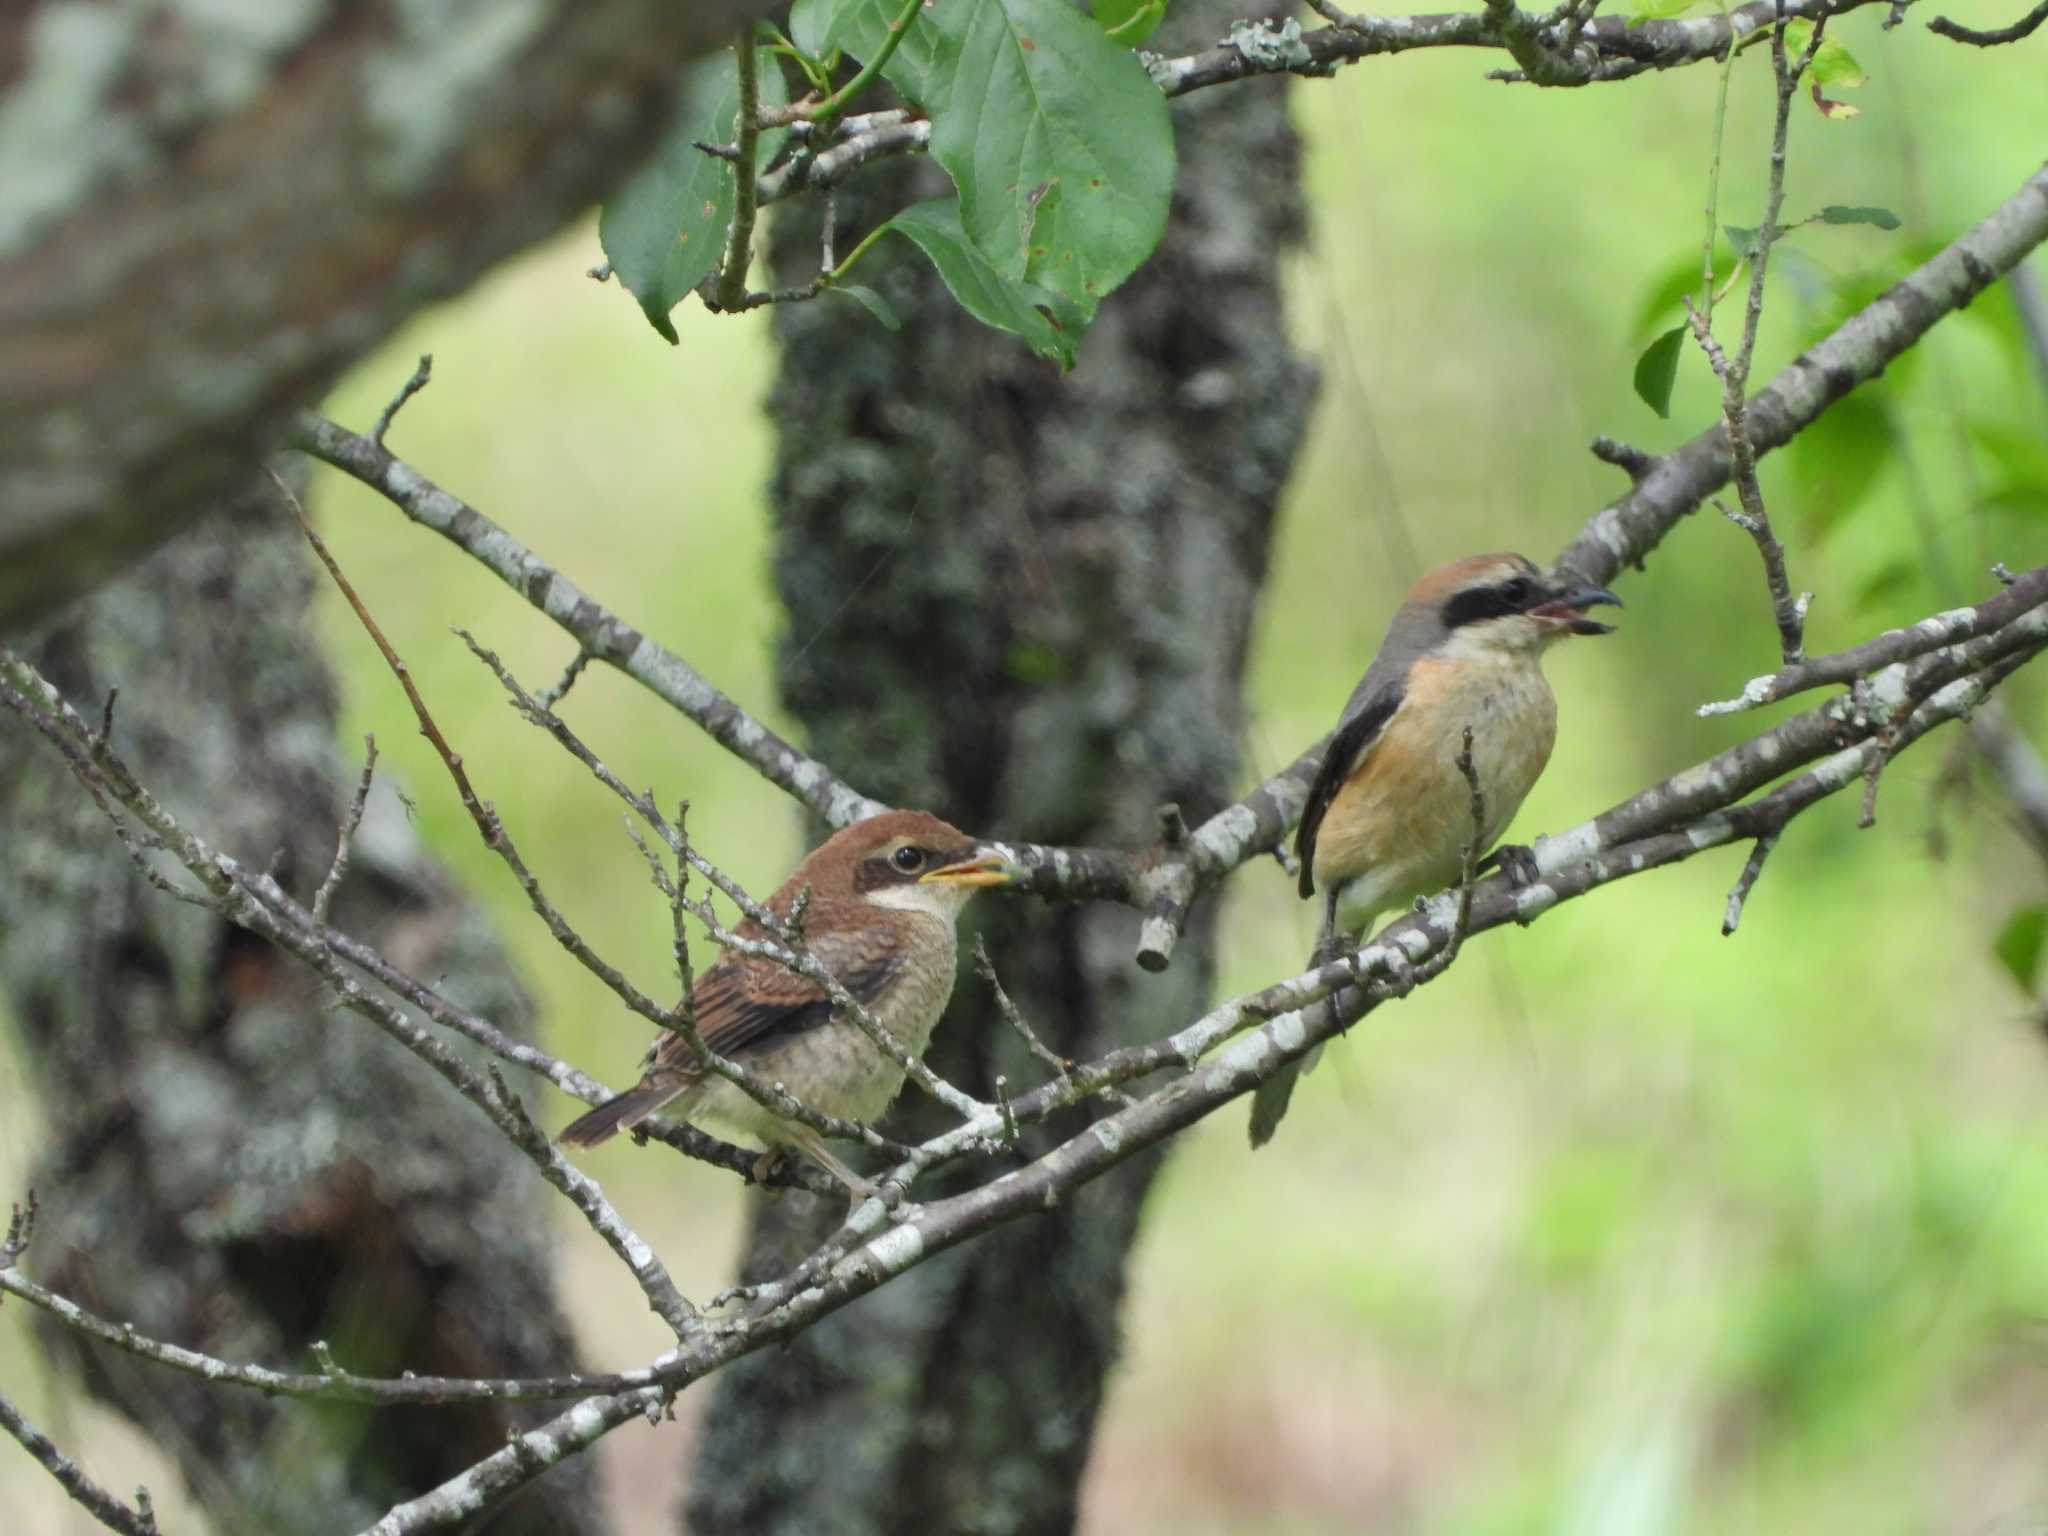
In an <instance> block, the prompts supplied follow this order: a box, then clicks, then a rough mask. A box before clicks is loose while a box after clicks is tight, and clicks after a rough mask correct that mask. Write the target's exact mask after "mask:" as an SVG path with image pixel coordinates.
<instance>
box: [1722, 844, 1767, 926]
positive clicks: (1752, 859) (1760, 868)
mask: <svg viewBox="0 0 2048 1536" xmlns="http://www.w3.org/2000/svg"><path fill="white" fill-rule="evenodd" d="M1778 836H1779V834H1777V833H1776V832H1767V833H1765V834H1764V835H1763V836H1762V837H1760V838H1758V839H1757V840H1756V843H1755V845H1754V846H1752V847H1751V848H1750V850H1749V859H1748V861H1747V862H1746V863H1744V865H1743V866H1742V875H1741V877H1740V878H1739V879H1737V880H1736V882H1735V889H1733V890H1732V891H1730V892H1729V893H1728V906H1727V909H1726V910H1725V911H1724V912H1723V913H1722V915H1721V937H1722V938H1724V939H1725V938H1727V937H1729V936H1730V935H1731V934H1733V933H1734V932H1735V930H1736V929H1737V928H1738V927H1740V926H1741V924H1742V907H1743V903H1744V902H1746V901H1748V900H1749V893H1750V891H1751V890H1753V889H1754V888H1755V886H1756V882H1757V876H1759V875H1761V874H1762V873H1763V872H1764V860H1765V859H1768V858H1769V857H1770V856H1771V850H1772V849H1773V848H1775V847H1777V846H1778Z"/></svg>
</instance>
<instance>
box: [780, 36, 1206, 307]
mask: <svg viewBox="0 0 2048 1536" xmlns="http://www.w3.org/2000/svg"><path fill="white" fill-rule="evenodd" d="M893 9H894V7H893V6H890V5H888V4H886V3H882V0H805V3H804V4H802V5H800V7H799V10H800V11H801V12H802V13H803V14H801V15H800V16H798V17H796V18H794V19H793V25H794V26H795V27H796V30H797V32H798V36H799V38H800V39H801V40H803V41H804V44H805V46H806V47H812V48H816V47H819V46H823V45H825V44H827V43H829V44H832V45H836V46H843V47H844V48H845V49H846V50H847V51H848V52H849V53H852V54H853V55H855V56H856V57H864V56H866V54H867V53H869V52H871V51H873V50H874V49H876V48H878V47H879V46H880V45H881V42H882V41H883V39H884V38H885V37H886V36H887V35H888V34H887V26H888V19H889V13H890V12H891V11H892V10H893ZM882 72H883V74H884V75H885V76H887V77H888V80H889V82H890V84H892V85H894V86H895V87H896V89H897V90H899V91H900V92H902V93H903V94H904V95H905V96H907V97H909V98H910V99H911V100H912V101H913V102H915V103H917V104H918V105H919V106H921V107H923V108H924V109H925V112H926V113H927V114H928V115H929V116H930V118H931V121H932V139H931V154H932V158H933V159H934V160H937V161H938V162H939V164H940V165H942V166H944V167H945V168H946V173H947V174H948V175H950V176H951V177H952V178H953V184H954V185H955V186H956V187H958V188H959V189H960V221H961V226H962V228H963V229H965V231H966V233H967V237H968V238H969V239H970V240H972V241H973V242H974V244H975V245H977V246H979V247H980V248H981V250H982V251H983V252H984V253H985V255H986V257H987V259H988V261H989V263H990V264H991V265H992V266H993V267H994V268H995V270H996V272H997V273H998V274H999V275H1000V276H1001V277H1003V278H1004V279H1006V280H1009V281H1011V282H1028V283H1035V284H1037V285H1039V286H1040V287H1043V288H1048V289H1052V290H1054V291H1057V292H1059V293H1062V294H1064V295H1066V296H1067V298H1069V299H1071V300H1072V301H1073V302H1074V303H1076V304H1078V305H1080V306H1082V308H1083V309H1084V310H1086V311H1088V312H1090V313H1092V312H1093V310H1094V308H1095V305H1096V304H1097V303H1098V302H1099V301H1100V300H1101V299H1102V297H1103V296H1104V295H1105V294H1107V293H1109V292H1110V291H1111V290H1112V289H1114V288H1115V287H1116V286H1117V285H1118V284H1119V283H1121V282H1122V281H1123V280H1124V279H1125V278H1127V277H1129V276H1130V275H1131V273H1132V272H1134V271H1136V270H1137V268H1138V266H1139V264H1140V263H1141V262H1143V261H1144V260H1145V258H1146V257H1147V256H1149V255H1151V254H1152V250H1153V248H1154V247H1155V246H1156V245H1158V243H1159V237H1160V235H1161V234H1162V233H1164V232H1165V229H1166V215H1167V210H1168V207H1169V204H1170V202H1171V199H1172V195H1173V123H1172V120H1171V118H1170V117H1169V116H1168V114H1167V109H1166V98H1165V97H1164V96H1162V95H1161V94H1160V92H1159V88H1158V87H1157V86H1155V85H1154V84H1153V83H1152V77H1151V76H1150V75H1148V74H1146V73H1145V67H1144V66H1143V65H1142V64H1140V63H1139V62H1138V57H1137V55H1136V54H1135V53H1133V52H1132V51H1131V50H1130V49H1129V48H1127V47H1123V46H1120V45H1119V44H1118V43H1116V42H1113V41H1112V40H1111V39H1110V38H1109V37H1108V36H1107V35H1105V34H1104V32H1103V30H1102V28H1101V27H1100V26H1098V25H1097V24H1096V23H1095V22H1094V21H1092V20H1091V19H1090V18H1088V17H1087V16H1084V15H1082V14H1081V12H1080V11H1079V10H1077V9H1076V8H1075V7H1074V6H1073V5H1072V4H1071V3H1070V0H946V3H944V4H942V5H938V6H935V7H933V8H931V9H928V10H923V11H920V12H919V13H918V16H917V19H916V21H915V23H914V24H913V25H912V26H911V28H910V30H909V31H908V32H906V33H905V34H904V36H903V41H902V43H901V44H900V45H899V46H898V47H897V49H896V51H895V53H893V54H891V55H890V57H889V62H888V64H887V65H886V66H885V67H884V69H883V71H882Z"/></svg>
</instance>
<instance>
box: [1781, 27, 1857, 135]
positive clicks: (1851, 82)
mask: <svg viewBox="0 0 2048 1536" xmlns="http://www.w3.org/2000/svg"><path fill="white" fill-rule="evenodd" d="M1812 42H1813V23H1812V22H1810V21H1792V22H1787V23H1786V24H1785V48H1786V50H1787V51H1788V52H1789V53H1790V54H1791V55H1792V56H1793V57H1794V58H1795V59H1797V58H1804V57H1805V56H1806V50H1807V48H1808V46H1809V45H1810V44H1811V43H1812ZM1806 78H1807V80H1808V81H1809V82H1810V90H1811V94H1812V96H1813V104H1814V106H1815V107H1817V108H1819V109H1820V114H1821V116H1822V117H1830V118H1850V117H1856V116H1859V115H1860V114H1861V113H1862V110H1863V109H1862V108H1861V107H1852V106H1850V105H1849V103H1848V102H1846V101H1836V100H1834V99H1833V98H1832V97H1830V96H1827V95H1825V94H1824V93H1823V90H1822V88H1823V87H1826V88H1828V89H1830V90H1842V91H1847V90H1854V89H1855V88H1856V87H1857V86H1859V85H1862V84H1863V83H1864V82H1865V81H1867V80H1868V79H1869V78H1870V76H1869V75H1867V74H1865V73H1864V70H1863V66H1862V65H1861V64H1858V63H1857V62H1856V57H1855V55H1854V54H1852V53H1850V52H1849V50H1848V49H1847V48H1844V47H1843V46H1842V44H1841V43H1840V41H1838V40H1837V39H1835V38H1833V37H1824V38H1822V39H1821V43H1820V47H1819V48H1818V49H1816V50H1815V52H1814V55H1813V62H1812V63H1811V64H1809V65H1808V66H1807V68H1806Z"/></svg>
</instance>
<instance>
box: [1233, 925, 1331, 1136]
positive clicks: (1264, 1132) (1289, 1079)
mask: <svg viewBox="0 0 2048 1536" xmlns="http://www.w3.org/2000/svg"><path fill="white" fill-rule="evenodd" d="M1339 948H1340V945H1339V943H1338V939H1337V900H1336V892H1335V891H1334V890H1332V891H1331V893H1330V894H1329V896H1328V897H1326V898H1325V900H1324V911H1323V933H1322V937H1321V938H1320V939H1318V940H1317V941H1316V950H1315V953H1314V954H1313V955H1311V956H1310V957H1309V964H1310V965H1312V966H1314V965H1327V964H1328V963H1329V962H1330V961H1332V960H1334V959H1336V958H1337V954H1338V950H1339ZM1319 1006H1326V1005H1319ZM1322 1059H1323V1048H1322V1046H1320V1045H1315V1046H1311V1047H1310V1048H1309V1049H1308V1050H1307V1051H1306V1052H1304V1053H1303V1054H1302V1056H1301V1057H1300V1059H1299V1060H1296V1061H1290V1062H1288V1063H1287V1065H1286V1066H1284V1067H1282V1068H1281V1069H1280V1070H1279V1071H1278V1072H1275V1073H1274V1074H1273V1075H1272V1076H1271V1077H1269V1078H1267V1079H1266V1080H1265V1081H1264V1082H1263V1083H1261V1084H1259V1086H1258V1087H1256V1088H1254V1089H1253V1090H1252V1118H1251V1124H1250V1125H1249V1126H1248V1127H1247V1129H1248V1130H1249V1132H1250V1133H1251V1142H1252V1146H1253V1147H1255V1148H1256V1147H1263V1146H1264V1145H1265V1144H1266V1143H1267V1142H1269V1141H1271V1140H1272V1139H1273V1133H1274V1132H1275V1131H1277V1130H1279V1129H1280V1121H1281V1120H1282V1119H1283V1118H1284V1117H1285V1116H1286V1114H1287V1104H1288V1101H1289V1100H1290V1099H1292V1098H1293V1097H1294V1085H1295V1084H1296V1083H1297V1082H1299V1081H1300V1080H1301V1074H1302V1073H1304V1072H1313V1071H1314V1070H1315V1067H1316V1063H1317V1062H1319V1061H1321V1060H1322Z"/></svg>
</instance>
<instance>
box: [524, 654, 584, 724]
mask: <svg viewBox="0 0 2048 1536" xmlns="http://www.w3.org/2000/svg"><path fill="white" fill-rule="evenodd" d="M589 665H590V652H588V651H586V650H583V649H581V648H578V650H577V652H576V654H575V655H574V656H571V657H570V658H569V665H568V666H566V667H564V668H562V675H561V676H560V677H558V678H556V679H555V680H554V681H553V682H552V683H550V684H549V685H548V686H547V687H545V688H543V689H541V691H540V692H539V694H537V695H536V697H537V698H539V700H540V707H541V708H542V709H553V708H554V707H555V706H556V705H557V704H559V703H561V702H562V700H564V699H566V698H567V697H568V696H569V690H570V689H571V688H574V687H575V686H576V679H577V678H579V677H581V676H582V675H583V669H584V668H585V667H587V666H589Z"/></svg>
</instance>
